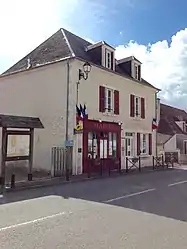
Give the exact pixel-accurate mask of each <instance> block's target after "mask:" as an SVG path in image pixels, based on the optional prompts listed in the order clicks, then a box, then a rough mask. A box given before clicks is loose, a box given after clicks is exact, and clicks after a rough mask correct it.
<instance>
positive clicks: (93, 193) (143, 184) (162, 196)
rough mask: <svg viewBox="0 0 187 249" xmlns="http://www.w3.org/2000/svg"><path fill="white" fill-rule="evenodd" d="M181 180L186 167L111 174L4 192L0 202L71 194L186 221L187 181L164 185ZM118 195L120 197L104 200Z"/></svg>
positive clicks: (65, 197)
mask: <svg viewBox="0 0 187 249" xmlns="http://www.w3.org/2000/svg"><path fill="white" fill-rule="evenodd" d="M184 180H187V171H186V170H179V169H178V170H177V169H173V170H168V171H157V172H151V173H145V174H141V173H140V174H133V175H128V176H120V177H114V178H113V177H112V176H111V177H110V178H104V179H96V180H91V181H85V182H79V183H73V184H65V185H59V186H53V187H43V188H37V189H32V190H23V191H19V192H11V193H5V194H4V195H3V196H2V197H0V205H3V204H7V203H12V202H20V201H24V200H29V199H30V200H31V199H36V198H41V197H46V196H51V195H56V196H62V198H64V199H69V198H75V199H82V200H87V201H93V202H100V203H103V204H104V205H115V206H120V207H124V208H130V209H134V210H138V211H142V212H146V213H151V214H156V215H160V216H165V217H169V218H173V219H176V220H181V221H185V222H186V221H187V212H186V206H187V183H186V184H185V183H184V184H180V185H175V186H171V187H168V185H169V184H171V183H175V182H179V181H184ZM153 188H155V189H156V190H155V191H150V192H147V193H144V194H140V195H136V196H132V197H128V198H123V197H124V196H126V195H129V194H133V193H138V192H141V191H144V190H148V189H153ZM118 197H122V198H121V199H119V200H114V201H111V202H109V203H107V204H106V203H105V202H106V201H108V200H111V199H115V198H118Z"/></svg>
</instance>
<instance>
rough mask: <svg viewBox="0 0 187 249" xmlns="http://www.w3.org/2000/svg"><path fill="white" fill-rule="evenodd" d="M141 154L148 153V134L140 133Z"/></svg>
mask: <svg viewBox="0 0 187 249" xmlns="http://www.w3.org/2000/svg"><path fill="white" fill-rule="evenodd" d="M140 150H141V154H149V134H140Z"/></svg>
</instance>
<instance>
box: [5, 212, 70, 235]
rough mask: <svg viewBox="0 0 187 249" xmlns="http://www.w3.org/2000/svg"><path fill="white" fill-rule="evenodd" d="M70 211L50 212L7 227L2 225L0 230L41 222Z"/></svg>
mask: <svg viewBox="0 0 187 249" xmlns="http://www.w3.org/2000/svg"><path fill="white" fill-rule="evenodd" d="M70 213H71V212H68V213H65V212H61V213H58V214H52V215H49V216H45V217H41V218H38V219H35V220H30V221H26V222H23V223H18V224H14V225H10V226H7V227H2V228H0V232H3V231H6V230H9V229H13V228H17V227H22V226H26V225H30V224H35V223H38V222H42V221H45V220H48V219H52V218H55V217H58V216H61V215H66V214H70Z"/></svg>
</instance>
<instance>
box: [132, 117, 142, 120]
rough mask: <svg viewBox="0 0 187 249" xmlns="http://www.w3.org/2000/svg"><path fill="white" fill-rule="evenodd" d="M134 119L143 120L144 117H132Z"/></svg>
mask: <svg viewBox="0 0 187 249" xmlns="http://www.w3.org/2000/svg"><path fill="white" fill-rule="evenodd" d="M132 119H133V120H137V121H141V120H143V118H141V117H132Z"/></svg>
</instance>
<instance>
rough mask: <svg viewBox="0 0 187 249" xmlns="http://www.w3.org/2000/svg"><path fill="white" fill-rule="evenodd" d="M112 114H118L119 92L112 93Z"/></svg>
mask: <svg viewBox="0 0 187 249" xmlns="http://www.w3.org/2000/svg"><path fill="white" fill-rule="evenodd" d="M114 114H119V91H117V90H115V91H114Z"/></svg>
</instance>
